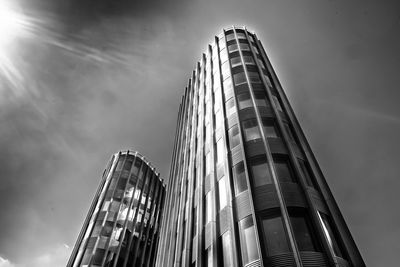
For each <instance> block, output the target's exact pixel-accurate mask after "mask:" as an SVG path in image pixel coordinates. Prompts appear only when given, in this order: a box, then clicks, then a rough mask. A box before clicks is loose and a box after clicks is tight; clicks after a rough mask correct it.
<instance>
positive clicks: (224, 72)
mask: <svg viewBox="0 0 400 267" xmlns="http://www.w3.org/2000/svg"><path fill="white" fill-rule="evenodd" d="M230 75H231V68H230V66H229V62H228V61H226V62H225V63H224V64H222V78H223V79H224V80H225V79H226V78H228V77H229V76H230Z"/></svg>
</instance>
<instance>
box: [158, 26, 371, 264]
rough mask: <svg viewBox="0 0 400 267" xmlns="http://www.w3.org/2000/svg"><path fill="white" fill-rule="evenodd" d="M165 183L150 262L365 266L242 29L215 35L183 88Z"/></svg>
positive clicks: (266, 65) (254, 43) (271, 75)
mask: <svg viewBox="0 0 400 267" xmlns="http://www.w3.org/2000/svg"><path fill="white" fill-rule="evenodd" d="M167 192H168V193H167V197H166V201H165V205H166V206H165V209H166V213H165V214H166V215H165V219H164V220H163V223H162V227H161V235H160V236H161V238H160V243H159V250H158V255H157V260H156V266H158V267H163V266H197V267H202V266H234V267H238V266H252V267H255V266H283V265H284V266H288V267H289V266H297V267H300V266H301V267H311V266H321V267H322V266H336V267H340V266H342V267H347V266H365V265H364V263H363V260H362V258H361V256H360V254H359V252H358V250H357V247H356V245H355V243H354V241H353V239H352V237H351V235H350V232H349V231H348V229H347V227H346V224H345V222H344V220H343V218H342V216H341V214H340V211H339V209H338V207H337V205H336V203H335V202H334V200H333V196H332V194H331V192H330V190H329V188H328V186H327V183H326V181H325V179H324V177H323V174H322V172H321V171H320V169H319V167H318V164H317V162H316V160H315V158H314V156H313V154H312V151H311V150H310V148H309V145H308V143H307V140H306V138H305V136H304V134H303V132H302V130H301V128H300V125H299V124H298V122H297V119H296V117H295V114H294V113H293V111H292V109H291V107H290V104H289V102H288V100H287V98H286V96H285V93H284V91H283V89H282V88H281V86H280V83H279V81H278V78H277V77H276V75H275V72H274V70H273V68H272V66H271V63H270V61H269V59H268V57H267V56H266V53H265V51H264V49H263V47H262V44H261V42H260V41H259V40H258V38H257V36H256V35H255V34H254V33H252V32H249V31H247V30H246V29H245V28H241V27H239V28H238V27H232V28H229V29H226V30H224V31H223V32H222V33H221V34H219V35H218V36H216V37H215V40H214V42H213V43H212V44H210V45H209V46H208V47H207V49H206V52H205V53H204V54H203V56H202V58H201V60H200V61H199V62H198V64H197V65H196V68H195V70H194V72H193V75H192V77H191V78H190V80H189V83H188V85H187V87H186V88H185V92H184V95H183V98H182V102H181V104H180V107H179V113H178V122H177V130H176V138H175V145H174V151H173V157H172V163H171V170H170V177H169V182H168V188H167ZM188 211H189V212H188ZM320 214H322V215H320ZM324 216H328V217H326V218H329V219H326V218H325V217H324ZM188 236H189V237H190V238H187V237H188Z"/></svg>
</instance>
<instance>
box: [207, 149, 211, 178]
mask: <svg viewBox="0 0 400 267" xmlns="http://www.w3.org/2000/svg"><path fill="white" fill-rule="evenodd" d="M210 172H211V153H207V155H206V175H207V174H209V173H210Z"/></svg>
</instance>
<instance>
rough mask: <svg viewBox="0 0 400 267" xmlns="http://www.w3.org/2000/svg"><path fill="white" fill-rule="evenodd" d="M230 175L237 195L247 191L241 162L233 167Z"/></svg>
mask: <svg viewBox="0 0 400 267" xmlns="http://www.w3.org/2000/svg"><path fill="white" fill-rule="evenodd" d="M232 173H233V182H234V185H235V193H236V195H238V194H239V193H241V192H243V191H245V190H247V182H246V174H245V171H244V164H243V161H241V162H240V163H238V164H236V165H235V166H234V167H233V171H232Z"/></svg>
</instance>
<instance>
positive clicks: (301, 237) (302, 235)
mask: <svg viewBox="0 0 400 267" xmlns="http://www.w3.org/2000/svg"><path fill="white" fill-rule="evenodd" d="M290 221H291V223H292V228H293V232H294V236H295V238H296V243H297V247H298V249H299V250H300V251H317V250H316V247H315V244H314V240H313V237H312V235H311V231H310V228H309V225H308V223H307V222H306V218H305V217H304V216H290Z"/></svg>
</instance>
